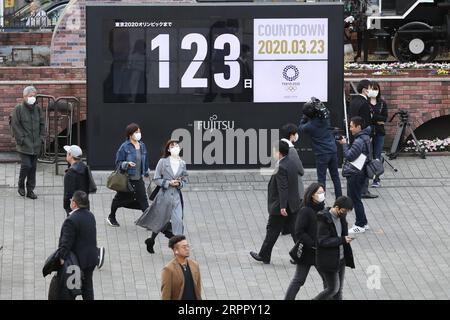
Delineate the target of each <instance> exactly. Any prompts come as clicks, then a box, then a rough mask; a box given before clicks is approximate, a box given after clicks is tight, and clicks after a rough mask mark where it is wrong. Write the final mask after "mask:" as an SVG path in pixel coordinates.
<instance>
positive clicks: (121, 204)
mask: <svg viewBox="0 0 450 320" xmlns="http://www.w3.org/2000/svg"><path fill="white" fill-rule="evenodd" d="M130 184H131V186H132V187H133V189H134V191H133V192H117V193H116V196H115V197H114V199H113V201H112V203H111V213H110V215H111V216H114V217H115V216H116V211H117V209H119V208H128V209H135V210H142V212H144V211H145V209H147V208H148V201H147V192H146V191H145V183H144V180H143V179H142V178H141V179H139V180H130Z"/></svg>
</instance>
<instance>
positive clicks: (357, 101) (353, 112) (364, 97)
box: [348, 79, 378, 199]
mask: <svg viewBox="0 0 450 320" xmlns="http://www.w3.org/2000/svg"><path fill="white" fill-rule="evenodd" d="M369 90H372V83H371V82H370V81H369V80H367V79H364V80H361V81H360V82H359V83H358V86H357V87H356V91H358V95H356V96H354V97H353V98H352V100H351V101H350V105H349V106H348V118H349V119H351V118H353V117H361V118H362V119H363V120H364V125H363V127H362V128H361V129H365V128H367V127H369V126H370V124H371V123H372V107H371V106H370V102H369ZM361 193H362V196H361V197H362V198H364V199H374V198H378V195H376V194H372V193H370V192H369V178H367V177H366V179H365V180H364V185H363V188H362V192H361Z"/></svg>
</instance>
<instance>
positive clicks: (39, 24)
mask: <svg viewBox="0 0 450 320" xmlns="http://www.w3.org/2000/svg"><path fill="white" fill-rule="evenodd" d="M2 18H3V26H0V30H2V29H3V30H5V29H6V30H7V29H12V30H17V29H19V30H24V29H28V30H35V29H49V30H53V29H54V28H55V26H56V23H57V22H58V21H57V19H50V18H49V17H47V16H45V15H42V16H39V15H38V16H34V17H33V16H29V17H27V18H20V17H13V16H4V17H1V16H0V21H1V20H2Z"/></svg>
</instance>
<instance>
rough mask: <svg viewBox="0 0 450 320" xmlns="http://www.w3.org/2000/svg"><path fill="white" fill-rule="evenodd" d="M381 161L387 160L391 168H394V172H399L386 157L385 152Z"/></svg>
mask: <svg viewBox="0 0 450 320" xmlns="http://www.w3.org/2000/svg"><path fill="white" fill-rule="evenodd" d="M381 162H383V163H385V162H386V163H387V164H388V165H389V167H391V169H392V170H394V172H397V171H398V169H397V168H396V167H394V166H393V165H392V163H390V162H389V161H388V159H386V157H385V156H384V154H382V155H381Z"/></svg>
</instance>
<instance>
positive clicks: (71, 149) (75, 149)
mask: <svg viewBox="0 0 450 320" xmlns="http://www.w3.org/2000/svg"><path fill="white" fill-rule="evenodd" d="M64 150H66V152H67V153H70V154H71V155H72V157H76V158H79V157H81V155H82V154H83V151H81V148H80V147H79V146H77V145H76V144H73V145H71V146H64Z"/></svg>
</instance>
